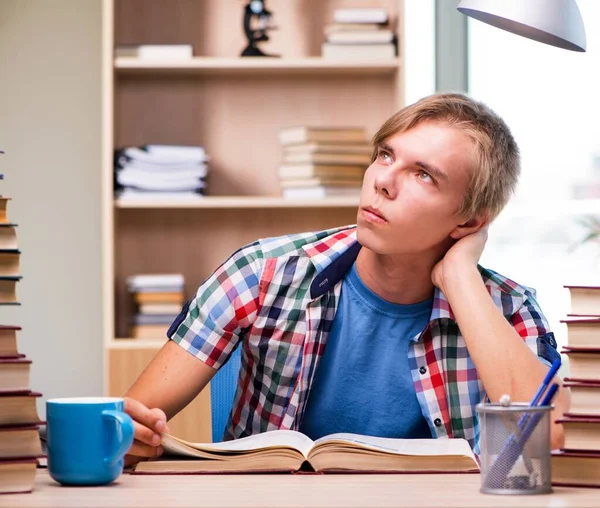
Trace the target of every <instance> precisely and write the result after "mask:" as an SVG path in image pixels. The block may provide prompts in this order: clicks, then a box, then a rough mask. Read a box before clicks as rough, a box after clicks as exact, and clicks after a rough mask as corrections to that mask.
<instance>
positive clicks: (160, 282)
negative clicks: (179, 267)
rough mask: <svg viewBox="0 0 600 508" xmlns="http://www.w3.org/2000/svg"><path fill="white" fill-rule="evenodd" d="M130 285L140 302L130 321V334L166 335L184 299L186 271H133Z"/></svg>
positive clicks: (163, 336)
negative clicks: (137, 273)
mask: <svg viewBox="0 0 600 508" xmlns="http://www.w3.org/2000/svg"><path fill="white" fill-rule="evenodd" d="M127 288H128V290H129V292H130V293H131V294H132V295H133V298H134V301H135V304H136V306H137V312H136V314H135V315H134V317H133V321H132V323H131V332H130V333H131V337H132V338H134V339H160V338H165V337H166V333H167V330H168V329H169V326H171V323H172V322H173V320H174V319H175V318H176V317H177V315H178V314H179V312H180V311H181V306H182V305H183V302H184V292H183V290H184V279H183V275H181V274H160V275H134V276H132V277H129V278H128V279H127Z"/></svg>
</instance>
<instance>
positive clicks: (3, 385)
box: [0, 357, 31, 396]
mask: <svg viewBox="0 0 600 508" xmlns="http://www.w3.org/2000/svg"><path fill="white" fill-rule="evenodd" d="M30 371H31V360H28V359H27V358H25V357H17V358H2V357H0V396H2V394H3V393H6V392H9V393H10V392H19V391H27V390H29V376H30Z"/></svg>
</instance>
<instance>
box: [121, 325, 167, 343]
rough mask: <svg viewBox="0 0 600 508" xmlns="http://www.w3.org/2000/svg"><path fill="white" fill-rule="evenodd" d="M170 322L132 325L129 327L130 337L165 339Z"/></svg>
mask: <svg viewBox="0 0 600 508" xmlns="http://www.w3.org/2000/svg"><path fill="white" fill-rule="evenodd" d="M170 324H171V323H165V324H160V325H134V326H132V327H131V337H132V338H133V339H166V338H167V330H168V329H169V326H170Z"/></svg>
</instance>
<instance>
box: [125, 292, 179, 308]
mask: <svg viewBox="0 0 600 508" xmlns="http://www.w3.org/2000/svg"><path fill="white" fill-rule="evenodd" d="M183 302H184V296H183V294H182V293H180V292H169V293H156V292H154V293H136V294H135V303H137V304H140V305H142V304H145V303H161V304H162V303H174V304H177V305H183Z"/></svg>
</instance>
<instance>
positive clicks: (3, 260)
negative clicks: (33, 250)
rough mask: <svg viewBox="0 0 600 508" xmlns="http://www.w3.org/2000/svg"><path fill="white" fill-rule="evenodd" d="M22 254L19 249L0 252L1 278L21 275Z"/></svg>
mask: <svg viewBox="0 0 600 508" xmlns="http://www.w3.org/2000/svg"><path fill="white" fill-rule="evenodd" d="M20 268H21V252H20V251H19V250H18V249H14V250H13V249H11V250H0V276H5V275H8V276H15V275H19V274H20V273H21V271H20Z"/></svg>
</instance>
